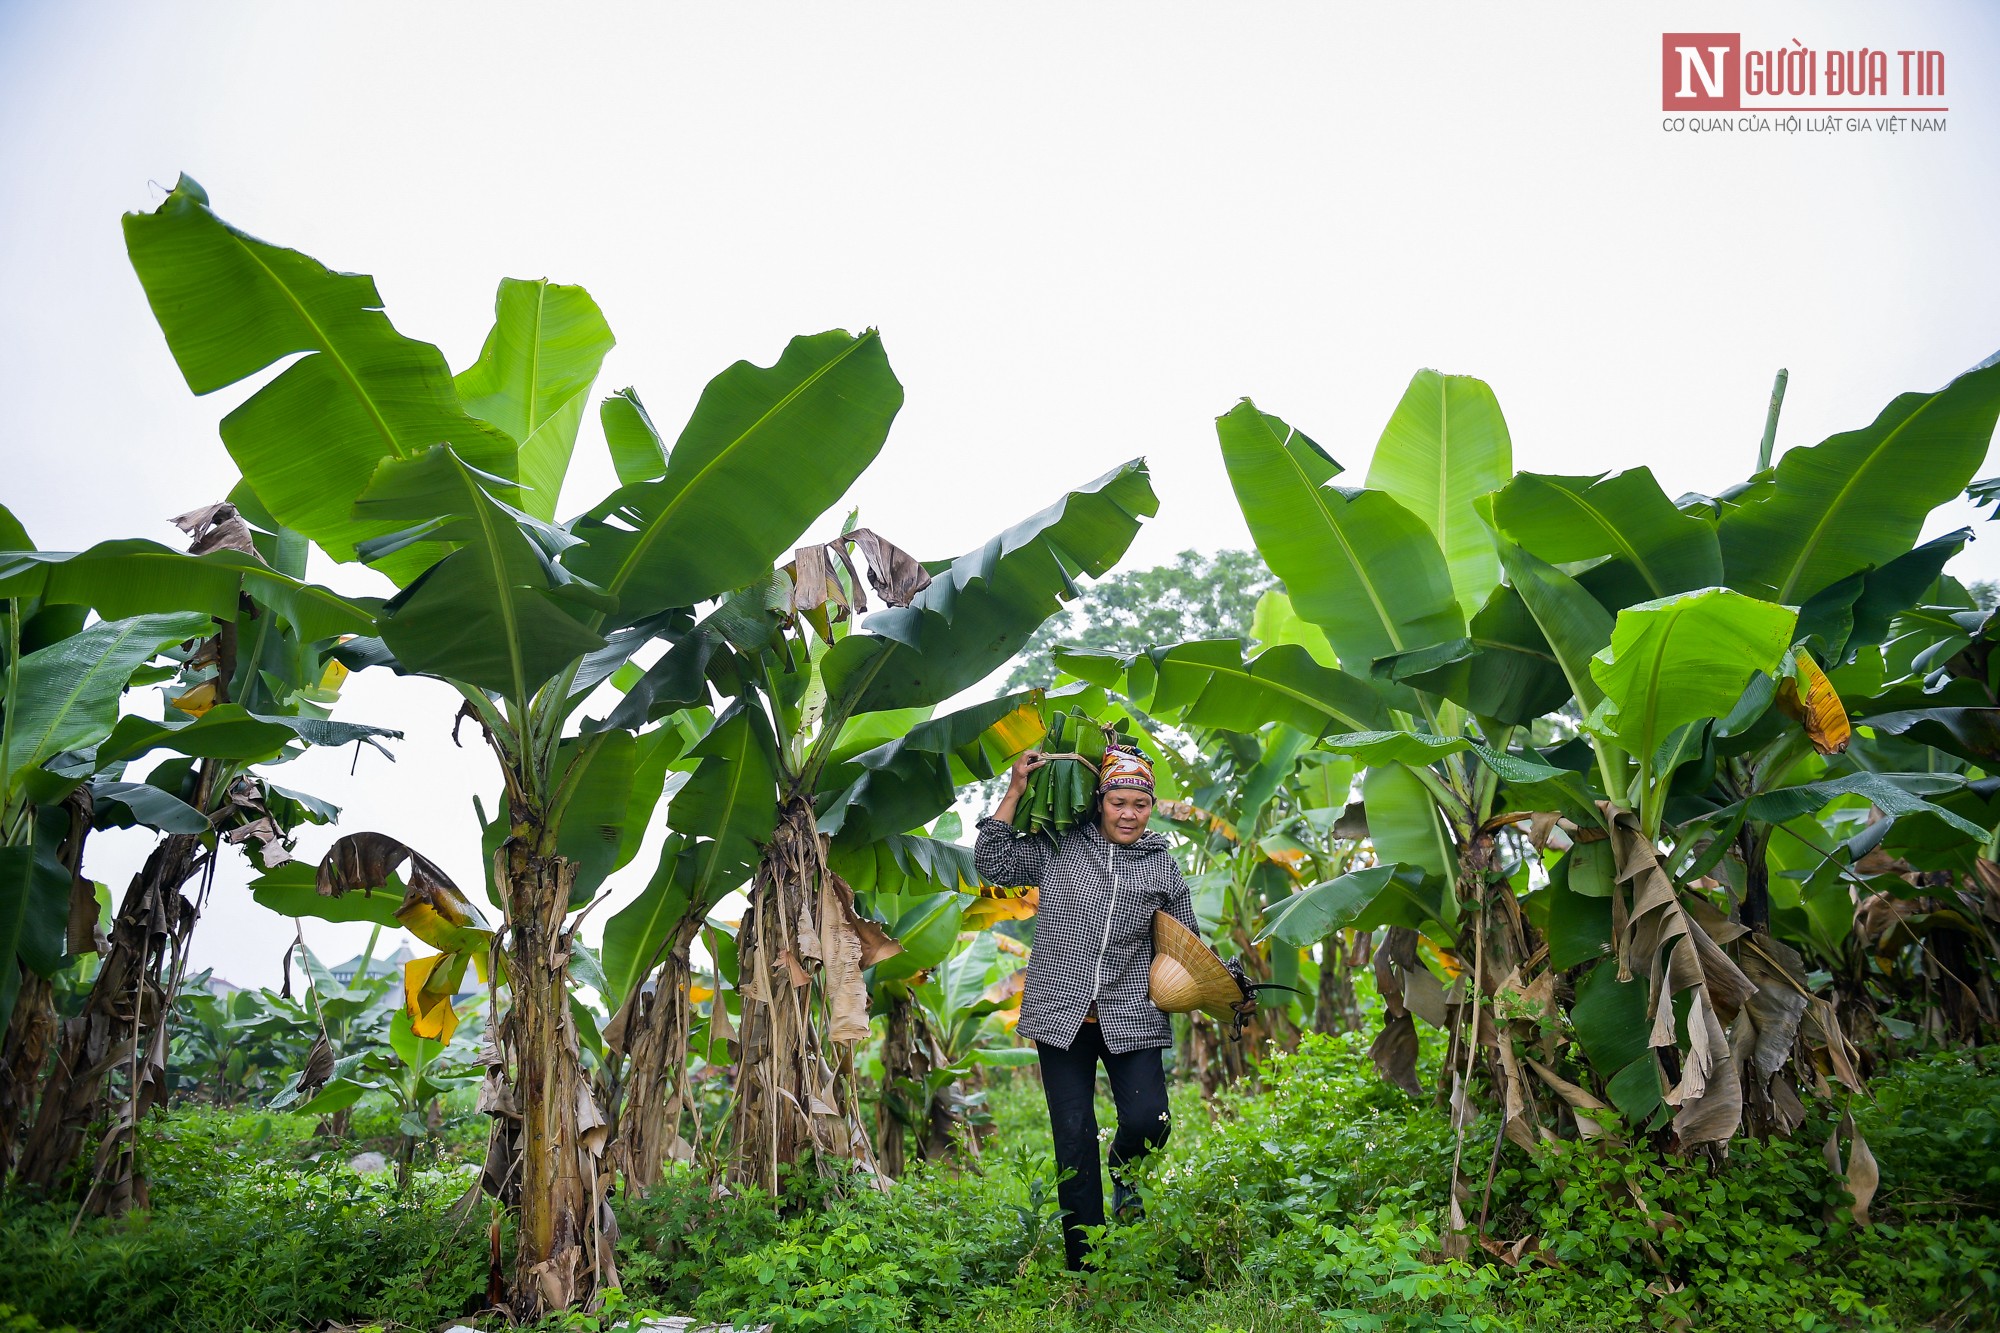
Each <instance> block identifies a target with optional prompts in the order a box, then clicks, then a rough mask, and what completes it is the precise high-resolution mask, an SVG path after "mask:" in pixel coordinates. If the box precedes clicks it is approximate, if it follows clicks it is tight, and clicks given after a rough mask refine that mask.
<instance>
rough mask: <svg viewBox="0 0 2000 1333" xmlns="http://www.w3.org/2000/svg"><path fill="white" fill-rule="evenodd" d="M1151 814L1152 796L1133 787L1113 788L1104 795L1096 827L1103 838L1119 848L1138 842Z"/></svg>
mask: <svg viewBox="0 0 2000 1333" xmlns="http://www.w3.org/2000/svg"><path fill="white" fill-rule="evenodd" d="M1152 814H1153V794H1152V793H1151V792H1146V791H1140V790H1138V789H1137V788H1134V787H1113V788H1112V789H1111V790H1110V791H1108V792H1105V793H1104V809H1103V812H1102V813H1101V814H1100V816H1099V822H1098V827H1099V828H1102V829H1103V830H1104V836H1105V837H1107V838H1109V839H1110V840H1111V841H1113V842H1115V843H1117V844H1118V845H1119V846H1121V847H1129V846H1130V845H1132V844H1133V843H1135V842H1137V841H1139V835H1140V834H1142V833H1144V832H1145V831H1146V821H1147V820H1148V819H1149V818H1151V817H1152Z"/></svg>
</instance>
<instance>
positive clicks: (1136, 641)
mask: <svg viewBox="0 0 2000 1333" xmlns="http://www.w3.org/2000/svg"><path fill="white" fill-rule="evenodd" d="M1283 587H1284V584H1282V583H1281V582H1279V580H1278V578H1277V576H1276V575H1274V574H1272V573H1271V571H1270V569H1269V568H1268V567H1266V566H1265V564H1264V557H1263V556H1261V555H1259V554H1257V552H1255V551H1217V552H1214V553H1213V554H1204V553H1203V552H1200V551H1182V552H1181V553H1180V554H1179V555H1178V556H1176V557H1175V558H1174V562H1173V563H1172V564H1170V565H1155V566H1154V567H1153V568H1151V569H1131V570H1121V571H1119V572H1118V573H1115V574H1112V575H1111V576H1109V577H1108V578H1103V579H1099V580H1098V581H1097V582H1096V583H1093V584H1091V585H1090V586H1089V587H1088V588H1086V589H1085V590H1084V593H1083V596H1081V597H1079V598H1077V600H1076V601H1074V602H1072V603H1070V605H1069V606H1068V607H1067V608H1065V609H1064V610H1063V611H1062V612H1060V613H1059V614H1057V615H1056V616H1054V617H1052V618H1051V619H1049V620H1047V621H1045V622H1043V624H1042V627H1041V628H1040V629H1038V630H1036V631H1035V633H1034V636H1033V637H1032V638H1030V639H1029V640H1028V642H1027V643H1026V644H1025V645H1024V646H1023V647H1022V649H1021V652H1020V655H1019V656H1017V657H1016V658H1015V659H1014V670H1013V672H1012V674H1010V675H1009V676H1008V677H1007V684H1006V689H1007V690H1019V689H1025V688H1026V687H1028V686H1030V685H1046V684H1048V683H1049V682H1050V681H1051V680H1052V679H1053V678H1054V676H1055V664H1054V662H1053V660H1052V659H1051V656H1050V654H1051V653H1052V652H1053V650H1054V649H1055V648H1057V647H1059V646H1060V647H1072V648H1092V649H1099V650H1102V651H1106V652H1120V653H1132V652H1137V651H1139V650H1140V649H1142V648H1145V647H1148V646H1149V645H1152V644H1156V643H1180V642H1183V641H1185V640H1188V639H1226V638H1230V637H1232V636H1243V637H1248V635H1249V633H1250V618H1251V615H1252V613H1254V612H1255V611H1256V609H1257V599H1258V598H1259V597H1260V596H1262V595H1263V594H1264V593H1265V592H1267V591H1269V590H1270V589H1273V588H1279V589H1282V588H1283Z"/></svg>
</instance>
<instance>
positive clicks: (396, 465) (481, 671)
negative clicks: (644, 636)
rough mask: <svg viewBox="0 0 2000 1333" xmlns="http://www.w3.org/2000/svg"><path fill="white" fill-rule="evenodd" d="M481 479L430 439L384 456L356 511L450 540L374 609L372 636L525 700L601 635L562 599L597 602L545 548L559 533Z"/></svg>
mask: <svg viewBox="0 0 2000 1333" xmlns="http://www.w3.org/2000/svg"><path fill="white" fill-rule="evenodd" d="M492 484H493V479H492V478H489V477H485V476H482V475H481V474H480V473H479V472H478V471H476V470H475V469H474V468H473V467H471V466H470V465H469V464H468V463H467V462H466V460H464V459H462V458H460V457H459V456H458V454H457V453H455V452H454V451H453V450H452V449H451V448H450V447H449V446H447V445H435V446H433V447H432V448H430V449H428V450H426V451H424V453H422V454H420V455H418V456H417V457H416V458H413V459H407V460H403V459H392V460H389V461H386V462H384V463H383V464H382V466H381V468H380V470H379V471H378V472H377V473H376V475H375V479H374V481H372V482H371V483H370V484H369V487H368V489H367V491H365V492H364V493H363V494H362V496H361V498H360V500H359V501H358V502H357V503H356V506H355V510H356V512H357V513H360V514H363V515H366V516H369V517H381V518H384V519H400V520H403V521H404V522H408V523H418V524H421V525H423V526H422V527H421V528H419V529H418V530H417V531H420V532H422V533H424V534H425V535H426V536H428V537H431V538H437V539H442V540H447V541H452V542H456V543H457V544H458V549H457V550H455V551H453V552H452V553H451V554H449V555H447V556H445V558H444V559H442V560H440V561H438V562H437V564H435V565H433V566H431V567H430V568H429V569H427V570H425V571H424V572H423V574H422V575H421V576H419V577H418V578H417V579H416V580H414V581H413V582H412V583H411V584H410V585H409V586H408V587H406V588H404V589H403V590H402V591H401V592H400V593H398V594H397V595H396V596H395V597H394V598H392V599H390V601H389V603H388V604H387V605H386V606H384V607H383V608H382V614H381V617H380V623H381V627H382V639H383V642H385V643H386V644H388V646H389V649H390V651H392V652H393V653H395V655H396V657H397V659H398V660H399V661H400V662H401V663H402V664H403V666H404V667H405V668H406V669H408V670H410V671H418V672H425V673H428V674H430V675H434V676H441V677H444V678H445V679H447V680H460V681H464V682H466V683H467V684H470V685H476V686H479V687H480V688H481V689H488V690H496V691H499V692H500V693H503V694H505V695H506V696H507V697H508V698H510V699H513V700H515V701H516V702H517V703H521V704H525V703H526V702H527V700H528V699H529V698H530V697H531V696H532V695H533V694H534V692H535V690H536V689H537V688H538V687H539V686H540V685H541V684H542V682H543V681H546V680H547V679H549V678H550V677H551V676H553V675H555V674H556V672H558V671H560V670H562V668H563V667H565V666H567V665H568V664H569V663H570V662H572V661H575V660H576V659H577V658H579V657H582V656H583V655H584V654H585V653H588V652H591V651H593V650H595V649H598V648H602V647H603V646H604V640H603V639H602V638H600V637H598V636H597V635H596V634H594V633H592V632H591V631H590V630H588V629H586V628H584V626H583V625H582V624H580V623H578V620H577V617H576V616H575V615H572V614H571V612H570V609H569V607H570V606H577V607H578V610H579V612H580V613H581V612H583V611H585V610H587V609H588V608H590V607H592V606H594V605H597V604H598V603H595V602H593V601H592V600H591V596H590V591H589V590H587V589H583V588H581V587H580V585H578V584H576V583H575V582H574V581H573V580H568V581H565V577H564V575H563V573H562V571H560V569H559V568H558V567H557V566H555V565H554V564H553V563H552V562H551V560H550V558H549V557H550V554H551V548H554V549H560V548H561V545H562V543H563V542H565V541H567V540H569V539H568V538H567V537H566V536H564V535H563V534H562V533H561V531H560V529H553V528H547V527H545V526H544V527H538V526H537V525H536V524H535V523H534V521H533V520H532V519H531V518H530V517H529V516H528V515H526V514H522V513H521V512H520V511H518V510H515V509H513V508H511V507H509V506H508V505H506V504H504V503H502V502H501V501H499V500H498V499H496V498H494V496H493V495H492V494H491V493H490V492H489V491H488V489H487V487H488V486H489V485H492ZM391 540H395V539H394V538H392V539H391ZM565 596H567V597H568V598H569V600H568V601H567V602H566V601H565V600H564V599H565Z"/></svg>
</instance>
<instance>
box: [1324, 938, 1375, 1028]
mask: <svg viewBox="0 0 2000 1333" xmlns="http://www.w3.org/2000/svg"><path fill="white" fill-rule="evenodd" d="M1356 944H1357V945H1358V946H1359V948H1358V949H1350V947H1349V945H1348V942H1347V940H1346V938H1345V933H1344V932H1341V931H1336V932H1334V933H1333V934H1331V935H1329V936H1327V937H1326V938H1325V939H1324V940H1322V941H1321V942H1320V946H1319V948H1320V961H1319V988H1318V991H1319V993H1318V995H1317V996H1316V997H1315V1003H1314V1005H1313V1031H1315V1032H1320V1033H1324V1034H1326V1035H1327V1036H1336V1035H1338V1034H1339V1033H1342V1032H1358V1031H1360V1029H1361V1004H1360V1001H1358V1000H1357V999H1356V998H1355V995H1354V969H1355V968H1357V967H1360V966H1362V965H1363V964H1365V963H1366V962H1367V961H1368V951H1369V943H1368V939H1367V937H1366V936H1360V937H1358V938H1357V940H1356Z"/></svg>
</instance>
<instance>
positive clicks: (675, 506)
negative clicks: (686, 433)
mask: <svg viewBox="0 0 2000 1333" xmlns="http://www.w3.org/2000/svg"><path fill="white" fill-rule="evenodd" d="M880 336H881V335H880V334H878V333H877V332H876V331H875V330H874V329H870V330H868V331H867V332H866V333H864V334H862V335H861V336H860V337H859V338H856V339H855V340H854V341H852V342H850V343H849V344H848V345H847V346H846V347H844V348H842V349H841V350H840V354H839V355H838V356H835V357H833V358H832V359H830V360H829V361H827V363H826V364H825V365H823V366H820V367H818V368H817V369H815V370H814V371H813V372H812V374H810V375H808V376H807V377H806V378H805V379H803V380H801V381H799V382H798V383H797V384H795V385H793V386H792V387H791V388H790V389H788V390H786V391H785V393H784V395H783V396H782V397H780V398H779V399H778V401H776V402H775V403H773V404H771V406H770V407H768V408H766V409H765V410H764V412H763V414H762V415H760V416H759V417H758V418H757V419H756V420H755V421H754V422H752V423H751V424H750V425H749V426H748V427H746V428H745V429H743V430H742V431H739V432H738V433H737V435H736V438H734V439H732V440H731V441H730V442H729V443H728V444H726V445H725V446H723V447H722V448H721V449H718V450H716V451H715V456H714V457H712V458H710V459H709V460H708V461H707V462H706V463H703V464H702V465H701V467H700V468H698V469H696V471H695V473H694V475H693V476H691V477H689V478H688V480H687V484H686V485H684V486H682V487H681V488H680V490H679V492H678V493H676V494H675V495H674V496H673V497H672V498H671V499H669V500H668V501H667V503H666V504H665V506H664V507H662V508H661V510H660V512H659V514H658V516H657V517H656V518H655V519H654V520H653V521H652V522H651V523H649V524H647V525H646V527H645V528H644V529H643V530H641V531H640V532H639V533H638V534H637V540H636V541H634V542H633V543H632V547H631V550H630V551H629V552H628V553H627V555H626V558H625V560H624V561H623V562H622V563H621V564H620V565H619V566H618V569H617V572H615V573H614V574H613V575H612V576H611V578H610V579H608V580H607V581H606V582H605V585H604V591H606V592H607V593H610V594H611V595H612V596H613V597H616V596H618V595H619V594H620V593H621V592H622V591H623V590H624V587H625V584H626V582H627V581H628V580H630V578H631V577H632V575H633V574H634V573H635V572H636V571H637V570H638V568H639V565H640V563H641V562H642V561H643V560H644V559H645V556H646V554H647V552H649V551H650V550H651V549H652V546H653V543H654V541H655V540H657V539H658V537H659V535H660V534H661V533H662V532H664V531H666V529H667V527H668V524H669V522H670V521H671V520H672V519H673V517H674V516H675V515H676V514H678V513H679V512H680V509H681V506H682V505H683V504H685V503H687V501H688V497H689V496H691V495H693V494H694V493H695V490H696V487H697V486H698V485H699V483H700V482H701V481H702V480H703V478H705V477H707V476H708V475H709V473H711V472H713V471H714V470H715V469H716V468H718V467H720V466H721V465H722V464H723V463H724V462H726V461H727V460H728V459H730V458H731V457H733V456H734V454H735V451H736V450H737V449H738V448H740V447H742V445H743V443H744V441H746V440H748V439H750V438H752V437H753V436H755V435H756V434H757V432H758V431H760V430H761V429H763V427H764V425H765V423H766V422H768V421H770V420H771V419H772V418H774V417H775V416H777V415H778V413H779V412H781V411H783V410H784V409H785V408H787V407H789V406H790V405H791V404H792V403H793V402H795V401H797V400H798V398H799V397H800V396H801V395H803V394H804V393H805V392H806V391H807V390H808V389H810V388H813V387H814V386H816V385H818V384H819V382H820V381H821V380H823V379H825V378H826V377H827V376H828V375H830V374H832V373H833V371H834V369H835V368H836V367H838V366H840V365H841V364H843V363H844V362H846V360H847V359H848V358H849V357H851V356H853V355H854V354H855V353H856V352H858V351H860V350H861V348H863V347H865V346H867V345H868V344H869V343H871V342H875V341H877V340H878V339H879V338H880ZM605 614H606V613H604V612H599V613H598V614H597V615H596V616H594V617H593V618H592V621H593V623H592V625H591V628H592V629H596V628H597V627H598V625H600V624H602V623H603V620H604V616H605Z"/></svg>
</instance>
